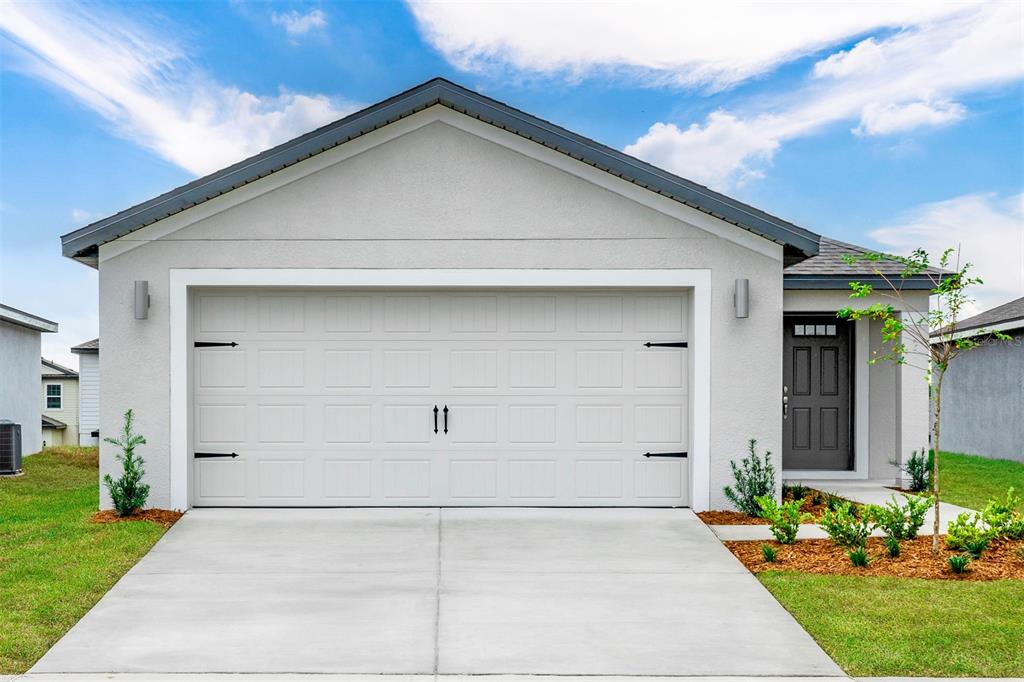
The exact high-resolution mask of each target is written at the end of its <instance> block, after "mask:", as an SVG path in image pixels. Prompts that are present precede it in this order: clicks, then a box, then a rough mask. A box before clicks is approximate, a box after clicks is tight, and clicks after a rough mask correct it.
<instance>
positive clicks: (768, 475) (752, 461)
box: [722, 438, 775, 516]
mask: <svg viewBox="0 0 1024 682" xmlns="http://www.w3.org/2000/svg"><path fill="white" fill-rule="evenodd" d="M747 452H748V453H749V454H748V455H747V456H746V457H744V458H743V459H742V460H741V461H740V464H739V466H737V465H736V462H735V461H730V462H729V466H730V467H732V477H733V479H734V480H735V486H729V485H727V486H725V488H723V489H722V492H723V493H724V494H725V497H726V499H728V500H729V501H730V502H732V503H733V504H734V505H735V506H736V508H737V509H739V510H740V511H741V512H743V513H744V514H747V515H748V516H759V515H760V514H761V507H760V506H759V505H758V504H757V498H758V497H761V496H763V495H772V496H774V495H775V466H774V465H773V464H772V453H771V452H769V451H765V453H764V455H763V456H759V455H758V454H757V440H756V439H754V438H751V439H750V441H749V442H748V443H747Z"/></svg>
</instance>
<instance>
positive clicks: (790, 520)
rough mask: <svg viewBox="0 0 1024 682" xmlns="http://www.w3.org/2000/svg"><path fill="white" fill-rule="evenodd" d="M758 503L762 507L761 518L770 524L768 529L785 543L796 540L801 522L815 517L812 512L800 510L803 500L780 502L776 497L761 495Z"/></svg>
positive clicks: (791, 542)
mask: <svg viewBox="0 0 1024 682" xmlns="http://www.w3.org/2000/svg"><path fill="white" fill-rule="evenodd" d="M757 504H758V506H759V507H760V508H761V518H763V519H766V520H767V521H768V523H769V524H770V525H769V526H768V529H769V530H770V531H771V532H772V535H774V536H775V539H776V540H778V541H779V542H780V543H781V544H783V545H791V544H793V543H794V542H795V541H796V533H797V531H798V530H800V524H801V523H804V522H805V521H810V520H811V519H812V518H814V517H812V516H811V515H810V514H808V513H806V512H801V511H800V506H801V505H802V504H803V500H791V501H789V502H786V503H784V504H779V503H778V502H776V501H775V498H774V497H771V496H770V495H761V496H760V497H758V498H757Z"/></svg>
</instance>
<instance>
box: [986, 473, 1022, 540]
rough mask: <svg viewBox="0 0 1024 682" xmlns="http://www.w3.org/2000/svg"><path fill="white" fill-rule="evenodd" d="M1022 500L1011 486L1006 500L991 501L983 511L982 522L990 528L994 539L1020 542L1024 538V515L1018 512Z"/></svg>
mask: <svg viewBox="0 0 1024 682" xmlns="http://www.w3.org/2000/svg"><path fill="white" fill-rule="evenodd" d="M1020 505H1021V498H1020V496H1019V495H1017V494H1015V493H1014V490H1013V487H1012V486H1011V487H1010V489H1009V490H1008V491H1006V500H1005V501H1003V502H1000V501H998V500H996V499H991V500H989V501H988V504H986V505H985V508H984V509H983V510H982V511H981V520H982V521H983V522H984V523H985V525H987V526H988V528H989V530H990V531H991V534H992V535H993V536H994V537H999V538H1007V539H1010V540H1020V539H1022V538H1024V514H1021V513H1020V512H1019V511H1017V508H1018V507H1020Z"/></svg>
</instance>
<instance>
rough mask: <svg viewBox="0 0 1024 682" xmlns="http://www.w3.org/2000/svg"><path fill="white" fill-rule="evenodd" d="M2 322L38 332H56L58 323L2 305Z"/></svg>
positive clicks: (0, 304) (0, 309) (0, 318)
mask: <svg viewBox="0 0 1024 682" xmlns="http://www.w3.org/2000/svg"><path fill="white" fill-rule="evenodd" d="M0 320H2V321H4V322H9V323H10V324H16V325H18V326H19V327H25V328H26V329H32V330H34V331H37V332H55V331H57V323H56V322H53V321H51V320H47V319H44V318H42V317H39V316H37V315H33V314H32V313H26V312H25V311H24V310H18V309H17V308H12V307H11V306H9V305H4V304H3V303H0Z"/></svg>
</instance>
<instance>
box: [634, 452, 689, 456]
mask: <svg viewBox="0 0 1024 682" xmlns="http://www.w3.org/2000/svg"><path fill="white" fill-rule="evenodd" d="M644 457H686V453H685V452H645V453H644Z"/></svg>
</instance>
